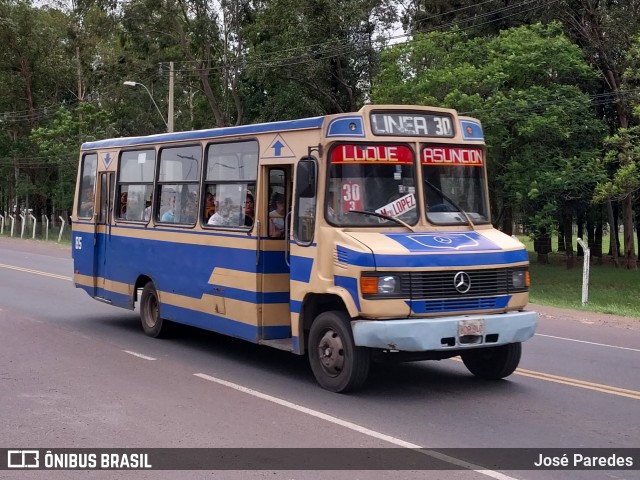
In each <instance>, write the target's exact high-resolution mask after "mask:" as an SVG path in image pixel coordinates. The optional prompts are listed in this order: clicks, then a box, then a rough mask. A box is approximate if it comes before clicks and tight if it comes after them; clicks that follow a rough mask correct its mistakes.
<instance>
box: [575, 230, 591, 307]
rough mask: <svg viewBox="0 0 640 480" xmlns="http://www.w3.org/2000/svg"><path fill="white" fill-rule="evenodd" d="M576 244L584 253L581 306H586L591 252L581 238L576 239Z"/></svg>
mask: <svg viewBox="0 0 640 480" xmlns="http://www.w3.org/2000/svg"><path fill="white" fill-rule="evenodd" d="M578 243H579V244H580V246H581V247H582V252H583V253H584V266H583V268H582V305H586V304H587V302H588V301H589V263H590V260H591V251H590V250H589V247H587V246H586V245H585V243H584V242H583V241H582V239H581V238H579V239H578Z"/></svg>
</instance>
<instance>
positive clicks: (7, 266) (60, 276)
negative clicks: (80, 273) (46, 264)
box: [0, 263, 73, 281]
mask: <svg viewBox="0 0 640 480" xmlns="http://www.w3.org/2000/svg"><path fill="white" fill-rule="evenodd" d="M0 268H8V269H10V270H17V271H18V272H25V273H35V274H36V275H42V276H44V277H51V278H58V279H60V280H69V281H72V280H73V278H71V277H65V276H64V275H57V274H55V273H48V272H41V271H39V270H31V269H30V268H22V267H16V266H15V265H5V264H4V263H0Z"/></svg>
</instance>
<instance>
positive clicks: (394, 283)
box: [378, 275, 400, 294]
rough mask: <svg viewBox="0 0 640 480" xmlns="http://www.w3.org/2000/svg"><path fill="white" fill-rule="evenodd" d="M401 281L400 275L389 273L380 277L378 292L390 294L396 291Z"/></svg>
mask: <svg viewBox="0 0 640 480" xmlns="http://www.w3.org/2000/svg"><path fill="white" fill-rule="evenodd" d="M399 284H400V281H399V279H398V277H394V276H392V275H388V276H386V277H379V278H378V293H380V294H389V293H396V291H397V288H398V285H399Z"/></svg>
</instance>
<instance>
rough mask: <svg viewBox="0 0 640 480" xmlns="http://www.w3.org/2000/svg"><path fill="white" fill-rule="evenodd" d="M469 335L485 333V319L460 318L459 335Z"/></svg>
mask: <svg viewBox="0 0 640 480" xmlns="http://www.w3.org/2000/svg"><path fill="white" fill-rule="evenodd" d="M467 335H475V336H481V335H484V320H482V319H474V320H459V321H458V337H465V336H467Z"/></svg>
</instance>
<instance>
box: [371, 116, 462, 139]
mask: <svg viewBox="0 0 640 480" xmlns="http://www.w3.org/2000/svg"><path fill="white" fill-rule="evenodd" d="M371 130H372V131H373V134H374V135H397V136H405V137H453V122H452V120H451V116H449V115H442V114H435V113H372V114H371Z"/></svg>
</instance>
